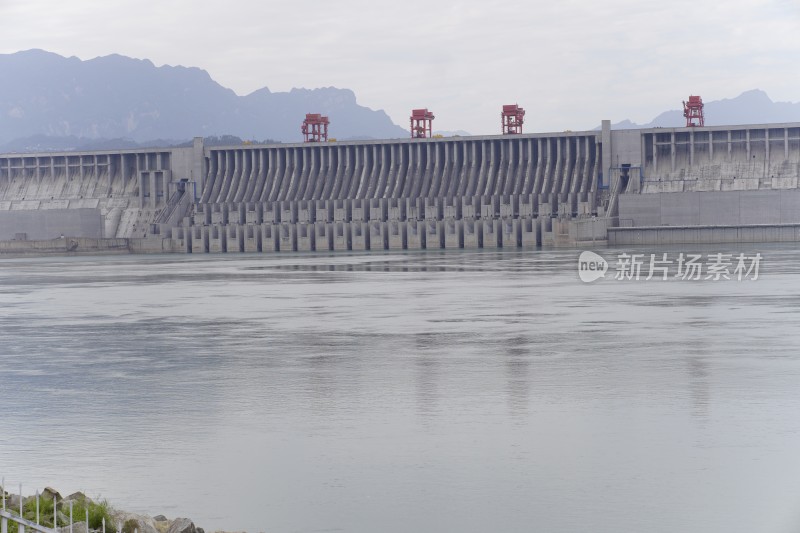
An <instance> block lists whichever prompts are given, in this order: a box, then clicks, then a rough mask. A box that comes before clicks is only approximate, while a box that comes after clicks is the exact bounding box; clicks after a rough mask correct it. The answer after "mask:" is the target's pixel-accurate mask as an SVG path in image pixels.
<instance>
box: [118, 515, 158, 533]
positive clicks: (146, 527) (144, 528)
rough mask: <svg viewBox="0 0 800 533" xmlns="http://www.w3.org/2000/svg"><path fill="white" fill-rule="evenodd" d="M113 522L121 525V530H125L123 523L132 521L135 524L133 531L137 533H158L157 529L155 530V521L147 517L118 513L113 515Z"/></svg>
mask: <svg viewBox="0 0 800 533" xmlns="http://www.w3.org/2000/svg"><path fill="white" fill-rule="evenodd" d="M113 520H114V523H115V524H116V523H117V522H119V523H121V524H123V528H122V529H123V530H125V522H127V521H128V520H133V521H134V522H136V527H135V529H137V530H138V532H139V533H159V531H158V529H157V528H156V522H155V520H153V519H152V518H150V517H149V516H145V515H140V514H135V513H125V512H122V511H119V512H116V513H114V515H113ZM131 533H132V532H131Z"/></svg>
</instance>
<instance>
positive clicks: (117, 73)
mask: <svg viewBox="0 0 800 533" xmlns="http://www.w3.org/2000/svg"><path fill="white" fill-rule="evenodd" d="M0 79H2V80H4V83H2V84H0V145H2V144H5V143H9V142H10V141H12V140H14V139H20V138H31V137H33V136H39V137H38V139H37V142H38V143H39V144H41V142H45V144H46V143H47V142H55V143H56V144H59V143H60V144H64V143H63V142H62V141H63V139H64V138H65V137H66V138H69V137H71V136H72V137H74V138H75V139H76V140H77V142H83V143H87V142H88V141H91V140H97V139H104V140H107V139H120V140H123V139H124V140H126V141H128V142H133V143H136V144H141V143H153V142H155V141H153V140H154V139H161V140H175V141H176V142H178V141H184V140H186V139H191V138H192V137H195V136H211V135H225V134H231V135H238V136H241V137H247V138H249V139H271V140H276V141H283V142H287V141H299V140H301V134H300V124H301V122H302V120H303V118H304V116H305V113H323V114H327V115H328V116H329V117H330V119H331V135H332V136H334V137H337V138H340V139H348V138H394V137H405V136H406V135H407V131H406V130H405V129H403V128H401V127H400V126H397V125H395V124H394V123H393V122H392V121H391V119H390V118H389V116H388V115H387V114H386V113H385V112H384V111H381V110H378V111H375V110H372V109H369V108H367V107H364V106H360V105H358V104H357V103H356V97H355V94H354V93H353V91H351V90H349V89H337V88H334V87H325V88H320V89H292V90H291V91H289V92H276V93H273V92H270V90H269V89H268V88H266V87H264V88H262V89H259V90H257V91H255V92H253V93H250V94H248V95H246V96H238V95H237V94H236V93H234V92H233V91H232V90H231V89H227V88H225V87H223V86H221V85H220V84H218V83H217V82H215V81H214V80H213V79H211V76H209V74H208V73H207V72H206V71H204V70H201V69H199V68H187V67H181V66H175V67H173V66H161V67H156V66H155V65H153V63H152V62H150V61H148V60H140V59H132V58H129V57H124V56H120V55H110V56H105V57H98V58H95V59H90V60H87V61H82V60H80V59H78V58H76V57H69V58H66V57H62V56H60V55H58V54H54V53H51V52H46V51H43V50H27V51H24V52H17V53H14V54H2V55H0ZM42 136H44V137H42ZM47 139H50V141H47ZM159 142H163V141H159ZM34 144H36V143H34ZM66 144H70V143H69V142H67V143H66ZM73 144H74V142H73Z"/></svg>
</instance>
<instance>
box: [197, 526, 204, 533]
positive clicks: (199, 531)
mask: <svg viewBox="0 0 800 533" xmlns="http://www.w3.org/2000/svg"><path fill="white" fill-rule="evenodd" d="M197 533H206V530H205V529H203V528H202V527H198V528H197Z"/></svg>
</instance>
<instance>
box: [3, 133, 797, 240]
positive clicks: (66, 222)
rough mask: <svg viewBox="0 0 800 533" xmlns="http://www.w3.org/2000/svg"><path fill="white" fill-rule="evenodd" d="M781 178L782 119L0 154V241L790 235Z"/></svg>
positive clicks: (792, 228) (790, 178) (791, 183)
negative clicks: (779, 121)
mask: <svg viewBox="0 0 800 533" xmlns="http://www.w3.org/2000/svg"><path fill="white" fill-rule="evenodd" d="M798 178H800V124H799V123H787V124H765V125H764V124H762V125H743V126H712V127H707V126H704V127H686V128H653V129H632V130H612V129H611V127H610V122H609V121H603V126H602V127H601V129H599V130H594V131H583V132H572V131H566V132H560V133H530V134H515V135H497V136H476V137H446V138H424V139H416V138H415V139H390V140H379V141H350V142H335V141H333V142H309V143H299V144H270V145H252V144H248V145H241V146H226V147H218V146H213V147H212V146H205V145H204V144H203V140H202V139H201V138H197V139H195V140H194V142H193V144H192V145H191V146H189V147H182V148H154V149H137V150H119V151H87V152H58V153H55V152H54V153H24V154H23V153H20V154H0V241H2V242H3V243H5V244H4V246H0V252H2V251H8V250H12V251H16V252H17V253H24V251H25V250H26V247H27V248H32V244H26V243H31V242H32V241H46V240H51V239H59V238H61V237H62V236H63V237H64V238H74V239H76V241H75V242H79V241H78V240H77V239H84V240H85V239H94V240H97V239H100V240H103V239H109V240H113V241H114V243H115V247H117V249H119V247H120V246H121V245H120V242H122V241H120V240H124V242H126V243H127V245H126V246H127V249H128V251H135V252H185V253H234V252H261V253H268V252H286V251H314V250H316V251H338V250H403V249H441V248H508V247H511V248H516V247H547V246H570V247H576V246H591V245H599V244H604V243H609V244H620V245H622V244H658V243H663V242H698V243H701V242H754V241H756V242H759V241H769V240H793V241H796V240H800V190H799V189H798ZM80 242H83V241H80ZM9 243H12V244H9ZM37 246H39V247H40V248H41V244H39V245H37ZM76 251H80V246H78V250H76Z"/></svg>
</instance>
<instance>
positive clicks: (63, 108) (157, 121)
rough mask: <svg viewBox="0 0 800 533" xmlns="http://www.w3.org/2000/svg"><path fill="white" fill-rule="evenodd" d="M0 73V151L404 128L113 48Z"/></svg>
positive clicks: (716, 108) (330, 95)
mask: <svg viewBox="0 0 800 533" xmlns="http://www.w3.org/2000/svg"><path fill="white" fill-rule="evenodd" d="M0 80H3V82H4V83H0V153H1V152H30V151H46V150H63V151H67V150H76V149H78V150H98V149H109V150H112V149H124V148H138V147H145V146H146V147H150V146H173V145H178V144H181V143H185V142H186V141H187V140H189V139H191V138H193V137H195V136H204V137H206V138H208V139H209V142H210V143H211V144H213V143H215V142H234V143H235V142H237V141H239V142H241V139H248V140H253V141H255V142H264V141H269V142H298V141H300V140H301V134H300V124H301V122H302V120H303V117H304V115H305V113H322V114H325V115H328V116H329V117H330V120H331V127H330V134H331V136H332V137H335V138H337V139H339V140H352V139H391V138H405V137H407V136H408V130H407V129H405V128H404V127H401V126H398V125H396V124H394V123H393V122H392V121H391V119H390V118H389V116H388V115H387V114H386V113H385V112H384V111H382V110H373V109H370V108H367V107H364V106H361V105H359V104H358V103H357V102H356V96H355V94H354V93H353V91H351V90H349V89H338V88H334V87H324V88H319V89H292V90H290V91H288V92H275V93H273V92H271V91H270V90H269V89H268V88H266V87H264V88H262V89H259V90H257V91H255V92H252V93H250V94H248V95H245V96H239V95H237V94H236V93H235V92H234V91H232V90H231V89H228V88H226V87H223V86H222V85H220V84H219V83H217V82H216V81H214V80H213V79H212V78H211V76H210V75H209V74H208V72H206V71H204V70H201V69H199V68H194V67H182V66H168V65H165V66H161V67H156V66H155V65H154V64H153V63H152V62H150V61H149V60H146V59H132V58H129V57H125V56H121V55H109V56H104V57H98V58H95V59H90V60H86V61H83V60H81V59H78V58H77V57H63V56H60V55H58V54H54V53H51V52H46V51H44V50H27V51H23V52H16V53H13V54H0ZM705 117H706V125H708V126H713V125H729V124H761V123H768V122H800V103H788V102H773V101H772V100H770V98H769V96H767V94H766V93H765V92H764V91H761V90H758V89H756V90H751V91H747V92H745V93H742V94H741V95H739V96H737V97H736V98H731V99H724V100H717V101H710V102H706V104H705ZM684 124H685V121H684V118H683V112H682V110H671V111H666V112H664V113H661V114H660V115H658V116H657V117H656V118H655V119H653V120H652V121H651V122H649V123H647V124H634V123H632V122H631V121H629V120H624V121H622V122H618V123H616V124H613V126H612V127H613V128H614V129H626V128H641V127H657V126H661V127H677V126H682V125H684ZM436 133H438V134H441V135H444V136H451V135H461V136H465V135H469V133H467V132H465V131H456V132H444V131H442V132H436Z"/></svg>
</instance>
